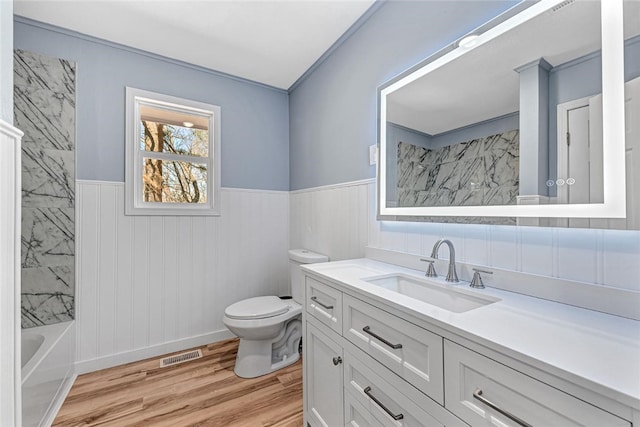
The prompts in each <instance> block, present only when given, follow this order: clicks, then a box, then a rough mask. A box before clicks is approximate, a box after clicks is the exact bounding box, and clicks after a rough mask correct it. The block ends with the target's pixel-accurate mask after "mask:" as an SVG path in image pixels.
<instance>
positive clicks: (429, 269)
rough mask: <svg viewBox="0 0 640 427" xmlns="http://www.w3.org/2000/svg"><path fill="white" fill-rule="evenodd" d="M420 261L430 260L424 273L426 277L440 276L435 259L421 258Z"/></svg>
mask: <svg viewBox="0 0 640 427" xmlns="http://www.w3.org/2000/svg"><path fill="white" fill-rule="evenodd" d="M420 261H424V262H428V263H429V267H427V271H426V272H425V273H424V275H425V276H426V277H438V273H436V268H435V267H434V266H433V263H434V262H436V260H435V259H432V258H426V259H425V258H420Z"/></svg>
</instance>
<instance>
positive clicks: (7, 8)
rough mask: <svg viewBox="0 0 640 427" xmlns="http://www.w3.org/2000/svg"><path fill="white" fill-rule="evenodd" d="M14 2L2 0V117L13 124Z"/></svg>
mask: <svg viewBox="0 0 640 427" xmlns="http://www.w3.org/2000/svg"><path fill="white" fill-rule="evenodd" d="M12 43H13V2H12V1H0V119H1V120H4V121H5V122H7V123H11V124H13V49H12V46H13V44H12Z"/></svg>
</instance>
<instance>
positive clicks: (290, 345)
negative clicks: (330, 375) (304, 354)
mask: <svg viewBox="0 0 640 427" xmlns="http://www.w3.org/2000/svg"><path fill="white" fill-rule="evenodd" d="M301 329H302V324H301V322H300V319H299V318H296V319H292V320H291V321H289V322H288V323H287V325H286V326H285V328H283V330H282V332H281V333H280V334H279V336H278V337H276V338H274V339H269V340H248V339H243V338H240V345H239V346H238V355H237V356H236V366H235V368H234V370H233V371H234V372H235V373H236V375H237V376H239V377H241V378H255V377H260V376H262V375H266V374H269V373H271V372H273V371H277V370H278V369H282V368H284V367H286V366H289V365H291V364H293V363H295V362H297V361H298V359H300V353H299V347H300V342H301V340H302V334H301Z"/></svg>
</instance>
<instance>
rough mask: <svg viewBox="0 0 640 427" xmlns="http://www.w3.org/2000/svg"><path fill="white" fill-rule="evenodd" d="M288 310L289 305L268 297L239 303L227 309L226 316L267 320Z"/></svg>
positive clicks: (276, 298) (278, 299) (273, 297)
mask: <svg viewBox="0 0 640 427" xmlns="http://www.w3.org/2000/svg"><path fill="white" fill-rule="evenodd" d="M288 310H289V305H288V304H286V303H284V302H283V301H282V300H281V299H280V298H278V297H276V296H268V297H255V298H249V299H245V300H242V301H238V302H236V303H235V304H231V305H230V306H229V307H227V308H226V310H225V311H224V314H225V315H227V317H230V318H232V319H265V318H267V317H273V316H277V315H279V314H282V313H286V312H287V311H288Z"/></svg>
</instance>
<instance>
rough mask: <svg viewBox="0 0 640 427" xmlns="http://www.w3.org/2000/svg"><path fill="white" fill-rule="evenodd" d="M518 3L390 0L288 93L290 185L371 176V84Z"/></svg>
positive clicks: (373, 114) (373, 130) (373, 140)
mask: <svg viewBox="0 0 640 427" xmlns="http://www.w3.org/2000/svg"><path fill="white" fill-rule="evenodd" d="M516 3H517V1H468V2H467V1H465V2H451V1H419V2H412V1H389V2H386V3H385V4H384V5H383V6H382V7H380V9H378V11H376V12H375V13H374V14H373V15H372V16H371V17H370V18H369V20H368V21H367V22H365V23H364V24H363V25H362V26H361V27H360V28H359V29H358V31H356V32H355V33H354V34H353V35H352V36H351V37H350V38H348V39H347V40H346V42H345V43H343V44H342V45H341V46H340V47H338V48H337V49H336V50H335V51H334V52H333V54H332V55H330V56H329V57H328V58H327V60H326V61H324V62H323V63H322V64H321V65H320V66H319V67H318V68H317V69H316V70H315V71H314V72H313V73H311V74H310V75H309V76H308V77H307V78H306V79H305V80H304V81H303V82H302V83H301V84H300V85H299V86H298V87H296V88H295V89H294V90H293V91H292V93H291V94H290V101H289V102H290V110H291V115H290V138H291V143H290V145H291V151H290V175H291V180H290V182H291V189H292V190H297V189H301V188H310V187H316V186H321V185H329V184H335V183H341V182H348V181H354V180H360V179H366V178H372V177H374V176H375V167H374V166H369V157H368V148H367V147H368V146H369V145H372V144H375V143H376V140H377V136H376V125H377V112H376V109H377V99H376V97H377V88H378V86H380V85H382V84H383V83H384V82H386V81H387V80H389V79H391V78H392V77H393V76H395V75H397V74H399V73H401V72H402V71H404V70H406V69H407V68H409V67H411V66H412V65H414V64H416V63H418V62H419V61H421V60H423V59H424V58H426V57H428V56H430V55H431V54H433V53H435V52H437V51H438V50H440V49H441V48H443V47H445V46H447V45H448V44H450V43H451V42H453V41H455V40H456V39H457V38H459V37H461V36H463V35H464V34H466V33H467V32H469V31H471V30H472V29H474V28H476V27H477V26H479V25H481V24H483V23H484V22H486V21H488V20H489V19H491V18H493V17H494V16H496V15H498V14H499V13H500V12H502V11H504V10H506V9H508V8H509V7H512V6H514V5H515V4H516Z"/></svg>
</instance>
